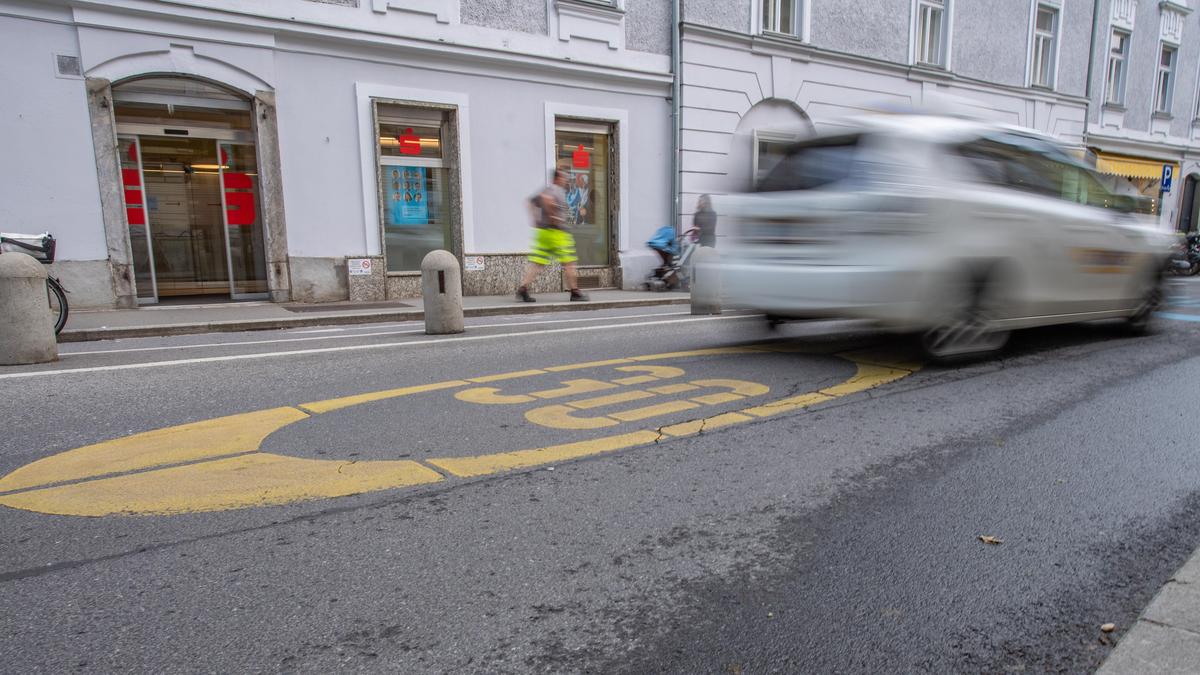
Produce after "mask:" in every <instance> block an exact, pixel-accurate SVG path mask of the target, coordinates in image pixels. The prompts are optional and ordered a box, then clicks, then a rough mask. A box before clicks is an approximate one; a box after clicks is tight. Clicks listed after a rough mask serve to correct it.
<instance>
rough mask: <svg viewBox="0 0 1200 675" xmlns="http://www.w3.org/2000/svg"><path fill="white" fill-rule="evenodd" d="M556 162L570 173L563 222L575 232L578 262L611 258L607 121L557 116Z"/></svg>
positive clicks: (610, 159)
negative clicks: (603, 122) (598, 121)
mask: <svg viewBox="0 0 1200 675" xmlns="http://www.w3.org/2000/svg"><path fill="white" fill-rule="evenodd" d="M554 146H555V158H556V161H557V166H559V167H561V168H564V169H566V171H567V173H568V174H569V175H570V183H569V184H568V185H567V215H566V224H567V227H568V228H569V229H570V230H571V232H572V234H574V235H575V250H576V252H577V255H578V256H579V264H580V265H595V266H605V265H609V264H611V262H612V249H613V237H612V235H613V227H612V222H613V218H612V215H613V214H612V195H613V194H615V190H614V185H613V182H614V180H615V176H616V165H615V162H614V161H613V156H614V154H615V153H614V152H613V150H614V148H613V134H612V127H611V126H610V125H608V124H597V123H595V122H585V121H582V120H570V119H558V120H556V121H555V125H554Z"/></svg>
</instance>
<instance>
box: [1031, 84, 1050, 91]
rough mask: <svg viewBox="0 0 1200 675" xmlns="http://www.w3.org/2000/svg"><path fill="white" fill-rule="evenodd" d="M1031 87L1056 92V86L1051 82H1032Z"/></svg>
mask: <svg viewBox="0 0 1200 675" xmlns="http://www.w3.org/2000/svg"><path fill="white" fill-rule="evenodd" d="M1029 88H1030V89H1036V90H1038V91H1045V92H1050V93H1054V86H1053V85H1049V84H1030V85H1029Z"/></svg>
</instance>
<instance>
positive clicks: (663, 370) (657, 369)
mask: <svg viewBox="0 0 1200 675" xmlns="http://www.w3.org/2000/svg"><path fill="white" fill-rule="evenodd" d="M617 370H619V371H621V372H624V373H646V374H645V375H635V376H634V377H622V378H620V379H616V380H613V383H615V384H623V385H634V384H649V383H650V382H655V381H657V380H669V379H671V378H674V377H682V376H683V369H682V368H674V367H672V366H623V367H621V368H617Z"/></svg>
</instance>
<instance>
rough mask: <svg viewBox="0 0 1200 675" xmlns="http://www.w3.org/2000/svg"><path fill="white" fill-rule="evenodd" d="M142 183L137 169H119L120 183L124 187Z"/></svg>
mask: <svg viewBox="0 0 1200 675" xmlns="http://www.w3.org/2000/svg"><path fill="white" fill-rule="evenodd" d="M141 184H142V179H141V177H140V176H139V175H138V170H137V169H121V185H124V186H125V187H137V186H139V185H141Z"/></svg>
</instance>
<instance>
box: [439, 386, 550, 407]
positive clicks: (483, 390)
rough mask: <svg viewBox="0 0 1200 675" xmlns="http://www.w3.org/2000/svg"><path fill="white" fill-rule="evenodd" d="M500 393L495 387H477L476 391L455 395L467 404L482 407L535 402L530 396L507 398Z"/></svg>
mask: <svg viewBox="0 0 1200 675" xmlns="http://www.w3.org/2000/svg"><path fill="white" fill-rule="evenodd" d="M499 392H500V390H499V389H495V388H493V387H475V388H474V389H463V390H462V391H460V392H457V393H456V394H454V398H456V399H458V400H460V401H464V402H466V403H478V404H480V405H515V404H517V403H529V402H530V401H532V400H534V398H533V397H532V396H530V395H528V394H513V395H511V396H505V395H504V394H501V393H499Z"/></svg>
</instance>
